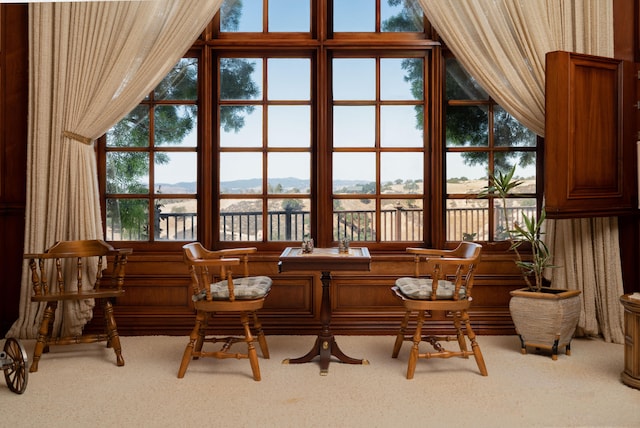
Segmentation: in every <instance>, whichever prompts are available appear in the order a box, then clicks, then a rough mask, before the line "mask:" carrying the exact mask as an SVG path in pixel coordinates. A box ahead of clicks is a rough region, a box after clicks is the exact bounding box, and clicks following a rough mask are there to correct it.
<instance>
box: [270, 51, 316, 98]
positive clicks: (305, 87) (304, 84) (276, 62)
mask: <svg viewBox="0 0 640 428" xmlns="http://www.w3.org/2000/svg"><path fill="white" fill-rule="evenodd" d="M310 66H311V61H310V60H309V59H308V58H270V59H268V60H267V71H268V72H267V79H268V84H267V88H268V94H269V96H268V97H267V98H268V99H269V100H309V99H310V98H311V89H310V88H311V77H310V76H311V68H310Z"/></svg>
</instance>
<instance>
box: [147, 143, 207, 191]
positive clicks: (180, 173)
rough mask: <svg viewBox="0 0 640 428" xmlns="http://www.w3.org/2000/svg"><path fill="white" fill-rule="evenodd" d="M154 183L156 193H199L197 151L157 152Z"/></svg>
mask: <svg viewBox="0 0 640 428" xmlns="http://www.w3.org/2000/svg"><path fill="white" fill-rule="evenodd" d="M154 156H155V163H156V164H155V168H154V180H153V182H154V185H155V189H156V193H174V194H175V193H192V194H196V193H197V182H196V181H197V177H198V174H197V173H198V156H197V154H196V152H189V153H171V152H156V153H155V154H154Z"/></svg>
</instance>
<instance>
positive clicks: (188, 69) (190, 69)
mask: <svg viewBox="0 0 640 428" xmlns="http://www.w3.org/2000/svg"><path fill="white" fill-rule="evenodd" d="M154 93H155V98H156V99H157V100H197V99H198V60H197V59H196V58H182V59H181V60H180V61H178V63H177V64H176V65H175V66H174V67H173V68H172V69H171V71H169V74H167V76H166V77H165V78H164V79H162V81H161V82H160V83H159V84H158V86H156V88H155V90H154Z"/></svg>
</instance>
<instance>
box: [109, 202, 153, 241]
mask: <svg viewBox="0 0 640 428" xmlns="http://www.w3.org/2000/svg"><path fill="white" fill-rule="evenodd" d="M106 208H107V230H106V235H105V237H106V239H107V240H108V241H147V240H149V201H148V200H147V199H109V198H108V199H107V206H106Z"/></svg>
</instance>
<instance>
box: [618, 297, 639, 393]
mask: <svg viewBox="0 0 640 428" xmlns="http://www.w3.org/2000/svg"><path fill="white" fill-rule="evenodd" d="M630 296H631V295H630V294H625V295H624V296H622V297H620V302H621V303H622V305H623V306H624V370H623V371H622V374H621V375H620V377H621V379H622V382H624V383H625V384H627V385H629V386H632V387H634V388H640V300H637V299H635V298H631V297H630Z"/></svg>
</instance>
